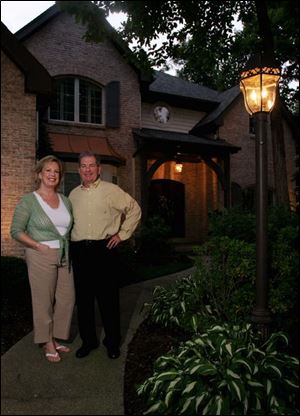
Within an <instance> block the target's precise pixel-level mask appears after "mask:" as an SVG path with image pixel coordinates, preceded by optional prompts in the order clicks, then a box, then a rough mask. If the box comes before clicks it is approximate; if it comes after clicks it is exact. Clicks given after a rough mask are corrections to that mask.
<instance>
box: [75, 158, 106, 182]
mask: <svg viewBox="0 0 300 416" xmlns="http://www.w3.org/2000/svg"><path fill="white" fill-rule="evenodd" d="M100 171H101V167H100V166H98V165H97V161H96V159H95V158H94V156H85V157H83V158H82V159H81V161H80V166H79V175H80V178H81V180H82V183H83V185H84V186H89V185H91V184H92V183H93V182H95V180H96V179H97V178H98V176H99V175H100Z"/></svg>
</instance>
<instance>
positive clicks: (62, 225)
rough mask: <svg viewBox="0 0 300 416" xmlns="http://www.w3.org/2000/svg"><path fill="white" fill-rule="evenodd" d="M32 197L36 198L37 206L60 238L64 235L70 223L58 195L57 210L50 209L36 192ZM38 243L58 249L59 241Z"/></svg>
mask: <svg viewBox="0 0 300 416" xmlns="http://www.w3.org/2000/svg"><path fill="white" fill-rule="evenodd" d="M34 195H35V196H36V197H37V200H38V201H39V204H40V205H41V207H42V208H43V210H44V211H45V213H46V214H47V215H48V217H49V218H50V220H51V222H52V223H53V225H54V226H55V228H56V229H57V231H58V232H59V234H60V235H62V236H63V235H65V234H66V232H67V229H68V226H69V224H70V221H71V216H70V214H69V211H68V210H67V208H66V206H65V204H64V202H63V200H62V199H61V197H60V195H58V198H59V204H58V207H57V208H52V207H50V205H48V204H47V202H45V201H44V200H43V198H42V197H41V196H40V195H39V194H38V193H37V192H34ZM40 243H41V244H46V245H47V246H49V247H50V248H60V246H59V240H51V241H41V242H40Z"/></svg>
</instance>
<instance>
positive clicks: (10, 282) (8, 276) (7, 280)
mask: <svg viewBox="0 0 300 416" xmlns="http://www.w3.org/2000/svg"><path fill="white" fill-rule="evenodd" d="M27 279H28V275H27V266H26V263H25V261H24V260H23V259H21V258H18V257H10V256H1V291H2V293H3V294H5V295H6V296H7V295H8V294H13V293H14V291H17V292H19V290H18V288H19V287H20V286H25V285H26V284H27Z"/></svg>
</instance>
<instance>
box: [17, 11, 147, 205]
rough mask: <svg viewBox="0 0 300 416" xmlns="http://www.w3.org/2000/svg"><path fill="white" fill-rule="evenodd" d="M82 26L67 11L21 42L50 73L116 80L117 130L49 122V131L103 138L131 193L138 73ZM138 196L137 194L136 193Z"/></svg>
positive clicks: (137, 123)
mask: <svg viewBox="0 0 300 416" xmlns="http://www.w3.org/2000/svg"><path fill="white" fill-rule="evenodd" d="M84 33H85V29H84V28H83V27H82V26H81V25H78V24H75V22H74V19H73V18H72V17H71V16H69V15H67V14H64V13H62V14H60V15H59V16H57V17H56V18H54V19H53V20H51V21H50V22H49V23H48V24H47V25H45V26H44V27H43V28H41V29H40V30H39V31H38V32H36V33H35V34H33V35H32V36H31V37H30V39H28V40H26V42H25V43H24V45H25V46H26V47H27V48H28V49H29V51H30V52H31V53H32V54H33V55H34V56H35V57H36V58H37V59H38V61H39V62H40V63H41V64H42V65H43V66H44V67H45V68H46V69H47V70H48V72H49V73H50V75H51V76H56V75H75V76H81V77H87V78H89V79H91V80H94V81H96V82H98V83H99V84H101V85H102V86H104V87H105V85H107V84H108V83H109V82H110V81H120V102H121V125H120V128H118V129H112V128H110V129H107V128H99V127H83V126H75V125H73V126H72V125H70V124H68V125H63V124H62V123H59V124H58V123H56V124H55V123H53V122H51V123H49V126H48V129H49V131H52V132H60V133H69V134H84V135H91V136H99V137H107V138H108V140H109V142H110V144H111V145H112V146H113V148H114V149H115V150H116V151H117V152H118V153H119V154H121V155H122V156H123V157H125V158H126V166H124V167H120V168H119V169H118V176H119V183H120V186H121V187H122V188H123V189H124V190H126V191H127V192H129V193H130V194H134V189H135V184H134V183H133V181H134V174H133V171H132V169H133V168H132V166H133V163H132V155H133V153H134V151H135V145H134V142H133V137H132V129H133V128H137V127H140V113H141V97H140V87H139V81H138V76H137V73H136V72H135V70H134V69H133V68H132V66H130V65H129V64H128V63H127V62H126V58H124V57H123V56H121V54H120V53H119V52H118V51H117V49H116V48H115V46H114V45H113V44H112V43H111V42H110V41H108V40H106V41H104V42H103V43H99V44H95V43H87V42H85V41H84V40H83V39H82V36H83V35H84ZM136 197H137V198H138V199H139V193H138V194H137V195H136Z"/></svg>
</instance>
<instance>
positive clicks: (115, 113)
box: [105, 81, 120, 128]
mask: <svg viewBox="0 0 300 416" xmlns="http://www.w3.org/2000/svg"><path fill="white" fill-rule="evenodd" d="M105 91H106V100H105V101H106V127H112V128H118V127H120V82H119V81H111V82H110V83H109V84H107V86H106V88H105Z"/></svg>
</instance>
